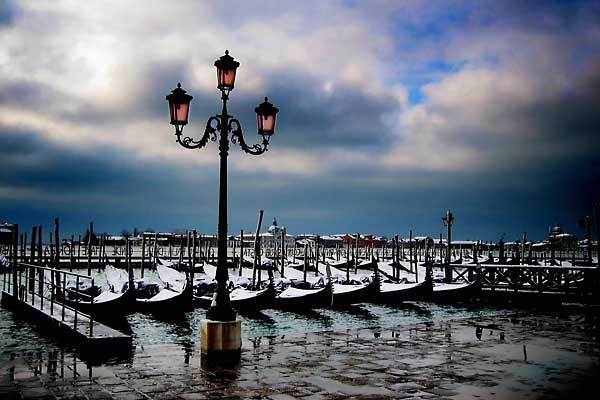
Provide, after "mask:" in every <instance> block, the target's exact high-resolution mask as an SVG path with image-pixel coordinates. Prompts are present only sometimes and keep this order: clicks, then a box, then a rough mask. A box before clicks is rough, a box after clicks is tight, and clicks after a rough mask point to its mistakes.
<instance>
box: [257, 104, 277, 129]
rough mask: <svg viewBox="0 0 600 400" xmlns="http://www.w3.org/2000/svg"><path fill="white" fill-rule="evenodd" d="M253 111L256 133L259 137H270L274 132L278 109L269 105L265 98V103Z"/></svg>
mask: <svg viewBox="0 0 600 400" xmlns="http://www.w3.org/2000/svg"><path fill="white" fill-rule="evenodd" d="M254 111H255V112H256V123H257V124H258V133H259V134H260V135H272V134H273V133H274V132H275V120H276V118H277V113H278V112H279V109H278V108H277V107H274V106H273V104H271V103H269V99H268V98H266V97H265V101H264V102H262V103H260V104H259V106H258V107H256V108H255V109H254Z"/></svg>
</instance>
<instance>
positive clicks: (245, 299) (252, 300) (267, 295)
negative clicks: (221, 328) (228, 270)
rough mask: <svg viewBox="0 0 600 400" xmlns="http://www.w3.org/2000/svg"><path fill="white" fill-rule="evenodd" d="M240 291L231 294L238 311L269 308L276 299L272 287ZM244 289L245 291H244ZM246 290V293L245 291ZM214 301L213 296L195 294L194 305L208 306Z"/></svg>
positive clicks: (233, 304)
mask: <svg viewBox="0 0 600 400" xmlns="http://www.w3.org/2000/svg"><path fill="white" fill-rule="evenodd" d="M236 290H238V291H240V292H238V293H235V291H234V292H232V293H231V294H230V303H231V306H232V307H233V309H234V310H236V311H242V312H243V311H258V310H262V309H264V308H268V307H270V306H271V305H272V303H273V300H274V299H275V290H274V289H273V288H271V287H269V288H267V289H262V290H254V291H251V290H245V289H236ZM242 291H243V292H242ZM244 292H246V293H244ZM236 294H238V295H236ZM211 303H212V296H194V305H196V306H199V307H202V308H208V307H210V305H211Z"/></svg>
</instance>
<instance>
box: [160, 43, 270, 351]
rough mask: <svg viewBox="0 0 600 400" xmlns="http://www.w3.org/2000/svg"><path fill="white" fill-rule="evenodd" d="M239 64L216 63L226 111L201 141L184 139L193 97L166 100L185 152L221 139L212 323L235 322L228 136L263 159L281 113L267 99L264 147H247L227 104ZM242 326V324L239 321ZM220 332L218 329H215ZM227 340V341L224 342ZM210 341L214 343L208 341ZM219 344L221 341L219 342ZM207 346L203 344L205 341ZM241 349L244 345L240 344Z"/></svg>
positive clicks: (211, 121)
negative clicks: (229, 244)
mask: <svg viewBox="0 0 600 400" xmlns="http://www.w3.org/2000/svg"><path fill="white" fill-rule="evenodd" d="M239 66H240V63H239V62H237V61H235V60H234V59H233V57H231V56H230V55H229V51H227V50H226V51H225V55H223V56H222V57H221V58H219V59H218V60H217V61H215V67H216V68H217V88H218V89H219V90H220V91H221V101H222V103H223V107H222V110H221V114H218V115H214V116H211V117H210V118H208V121H207V122H206V128H205V129H204V134H203V136H202V137H201V138H200V139H194V138H192V137H189V136H185V137H183V129H184V127H185V125H187V123H188V116H189V110H190V102H191V100H192V98H193V97H192V96H190V95H189V94H187V93H186V91H185V90H183V89H182V88H181V84H180V83H178V84H177V87H176V88H175V89H174V90H173V91H172V92H171V94H169V95H168V96H167V97H166V99H167V101H168V102H169V114H170V117H171V124H172V125H174V126H175V136H176V138H177V143H179V144H180V145H181V146H183V147H185V148H186V149H200V148H202V147H204V146H205V145H206V144H207V142H208V140H209V139H211V140H212V141H217V134H218V138H219V156H220V169H219V226H218V245H217V246H218V247H217V257H218V261H217V273H216V280H217V290H216V292H215V295H214V297H213V300H212V304H211V306H210V308H209V309H208V311H207V312H206V317H207V319H208V320H210V321H212V322H227V321H236V313H235V311H234V310H233V308H232V307H231V304H230V301H229V292H228V290H227V287H226V285H227V279H228V272H227V155H228V152H229V140H230V138H229V134H231V142H232V143H238V144H239V145H240V147H241V148H242V150H244V151H245V152H246V153H248V154H252V155H260V154H262V153H264V152H265V151H267V150H268V147H269V140H270V138H271V135H272V134H273V133H274V132H275V120H276V116H277V112H278V111H279V110H278V109H277V108H276V107H274V106H273V105H272V104H271V103H269V101H268V99H267V98H266V97H265V101H264V102H263V103H261V104H260V105H259V106H258V107H256V108H255V110H254V111H255V112H256V119H257V124H258V134H259V135H260V136H261V137H262V143H261V144H253V145H248V144H247V143H246V141H245V140H244V136H243V132H242V127H241V125H240V122H239V121H238V120H237V119H235V118H233V116H231V115H229V114H228V113H227V100H228V99H229V94H230V92H231V91H232V90H233V88H234V84H235V75H236V70H237V68H238V67H239ZM238 322H239V321H238ZM216 330H218V329H216ZM224 339H226V338H224ZM209 340H211V339H210V338H209ZM219 340H220V339H219ZM203 344H204V341H203ZM240 346H241V341H240Z"/></svg>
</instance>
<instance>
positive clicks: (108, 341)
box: [2, 291, 131, 347]
mask: <svg viewBox="0 0 600 400" xmlns="http://www.w3.org/2000/svg"><path fill="white" fill-rule="evenodd" d="M29 295H30V296H29V299H30V301H27V302H25V301H23V300H22V299H19V298H15V297H14V296H13V295H12V294H11V293H9V292H7V291H2V306H3V307H6V308H9V309H11V310H13V311H15V312H17V313H22V314H23V315H27V316H31V317H32V319H33V320H34V321H35V322H36V323H40V324H43V325H45V326H47V327H48V328H50V329H52V331H51V333H52V334H54V333H56V334H60V335H62V334H66V335H68V336H70V337H71V338H72V339H74V340H76V341H77V343H78V344H81V345H84V346H93V347H95V346H98V345H102V346H103V345H111V346H115V345H116V346H120V347H121V346H123V345H125V346H128V345H131V336H129V335H126V334H124V333H122V332H119V331H117V330H116V329H113V328H111V327H109V326H107V325H104V324H102V323H100V322H98V321H96V320H94V319H93V318H91V317H90V316H89V315H87V314H83V313H81V312H79V311H77V312H76V311H75V310H73V309H71V308H69V307H67V306H65V305H64V304H62V303H60V302H58V301H54V302H52V303H50V302H47V301H46V302H45V303H44V302H43V301H42V299H41V298H40V296H38V295H36V294H32V293H30V294H29Z"/></svg>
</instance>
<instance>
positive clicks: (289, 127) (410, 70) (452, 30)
mask: <svg viewBox="0 0 600 400" xmlns="http://www.w3.org/2000/svg"><path fill="white" fill-rule="evenodd" d="M226 49H228V50H229V51H230V54H231V55H232V56H233V57H235V59H236V60H238V61H239V62H240V63H241V66H240V67H239V69H238V73H237V79H236V86H235V89H234V90H233V91H232V93H231V98H230V102H229V104H228V107H229V112H230V114H233V115H234V116H235V117H236V118H238V119H239V120H240V122H241V124H242V127H243V129H244V135H245V138H246V141H247V142H251V143H254V142H258V141H259V136H258V135H257V134H256V117H255V115H254V107H256V105H258V104H259V103H260V102H261V101H262V99H263V98H264V96H268V97H269V100H270V101H271V102H272V103H273V104H274V105H275V106H277V107H278V108H279V109H280V112H279V114H278V117H277V127H276V133H275V135H274V136H273V137H272V139H271V146H270V149H269V151H268V152H267V153H265V154H264V155H262V156H258V157H255V156H251V155H248V154H245V153H244V152H242V151H241V149H240V148H239V147H238V146H237V145H235V144H233V145H232V148H231V151H230V156H229V176H228V184H229V191H228V194H229V232H230V233H234V232H239V230H240V229H244V230H246V231H253V230H254V229H255V226H256V220H257V216H258V210H259V209H263V210H264V211H265V222H264V223H263V226H268V225H269V224H270V222H271V220H272V218H273V217H277V220H278V222H279V224H280V225H285V226H286V227H287V230H288V232H290V233H319V234H334V233H342V232H361V233H373V234H379V235H388V236H390V235H393V234H400V235H401V236H407V235H408V231H409V229H412V230H413V231H414V234H415V235H430V236H433V237H438V235H439V233H440V232H444V229H445V228H444V227H443V225H442V220H441V218H442V217H443V216H444V214H445V212H446V210H447V209H451V210H452V211H453V213H454V216H455V223H454V235H453V237H454V238H456V239H464V240H467V239H481V240H499V239H500V237H501V236H503V235H505V237H506V239H507V240H512V239H517V238H520V237H521V235H522V233H523V232H524V231H526V232H527V233H528V235H529V237H530V238H533V239H538V240H539V239H543V238H544V237H545V236H546V234H547V232H548V227H549V226H550V225H554V224H561V226H563V227H564V228H565V230H566V231H568V232H571V233H575V234H577V235H578V236H580V237H582V236H583V234H584V233H583V231H582V230H581V229H580V228H579V227H578V224H577V221H578V220H579V219H580V218H582V217H584V216H585V215H590V214H591V213H593V205H594V202H596V201H598V199H600V185H599V182H600V157H599V155H600V151H599V150H600V1H536V0H532V1H526V2H524V1H500V0H493V1H485V0H478V1H452V0H449V1H444V2H432V1H411V0H406V1H401V0H397V1H395V0H390V1H383V0H382V1H353V0H339V1H338V0H328V1H322V0H316V1H311V0H307V1H301V2H299V1H282V0H275V1H219V2H214V1H206V2H202V1H177V2H164V1H144V2H123V1H108V0H107V1H95V2H81V1H52V2H46V1H18V0H0V221H9V222H15V223H19V224H20V225H21V226H23V227H24V228H21V229H25V230H29V229H30V228H29V227H30V226H32V225H34V224H35V225H43V226H47V227H50V226H51V224H52V222H53V220H54V217H59V218H60V221H61V229H62V231H63V233H64V234H70V233H79V232H81V231H84V230H85V227H86V226H87V224H88V223H89V221H94V224H95V228H96V231H98V232H112V233H119V232H121V231H122V230H123V229H127V230H130V231H131V230H133V228H134V227H137V228H138V229H155V230H159V231H171V230H185V229H198V230H199V231H200V232H204V233H214V232H216V226H217V209H218V208H217V201H218V193H217V189H218V157H219V156H218V149H217V146H216V144H215V143H212V142H210V143H209V144H208V145H207V146H206V147H205V148H203V149H200V150H187V149H184V148H182V147H181V146H179V145H178V144H177V143H176V142H175V136H174V129H173V127H172V126H171V125H169V118H168V109H167V102H166V100H165V96H166V95H167V94H168V93H170V91H171V90H172V89H173V88H174V87H175V86H176V85H177V82H181V84H182V86H183V87H184V88H185V89H186V90H187V91H188V92H189V93H190V94H192V95H193V96H194V99H193V101H192V105H191V111H190V124H189V125H188V126H187V127H186V130H185V132H184V133H185V134H186V135H189V136H196V137H199V136H200V135H201V134H202V132H203V129H204V125H205V123H206V120H207V119H208V118H209V117H210V116H211V115H215V114H217V113H219V112H220V94H219V92H218V90H217V89H216V72H215V68H214V65H213V63H214V61H215V60H216V59H217V58H219V57H220V56H221V55H223V53H224V51H225V50H226Z"/></svg>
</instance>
